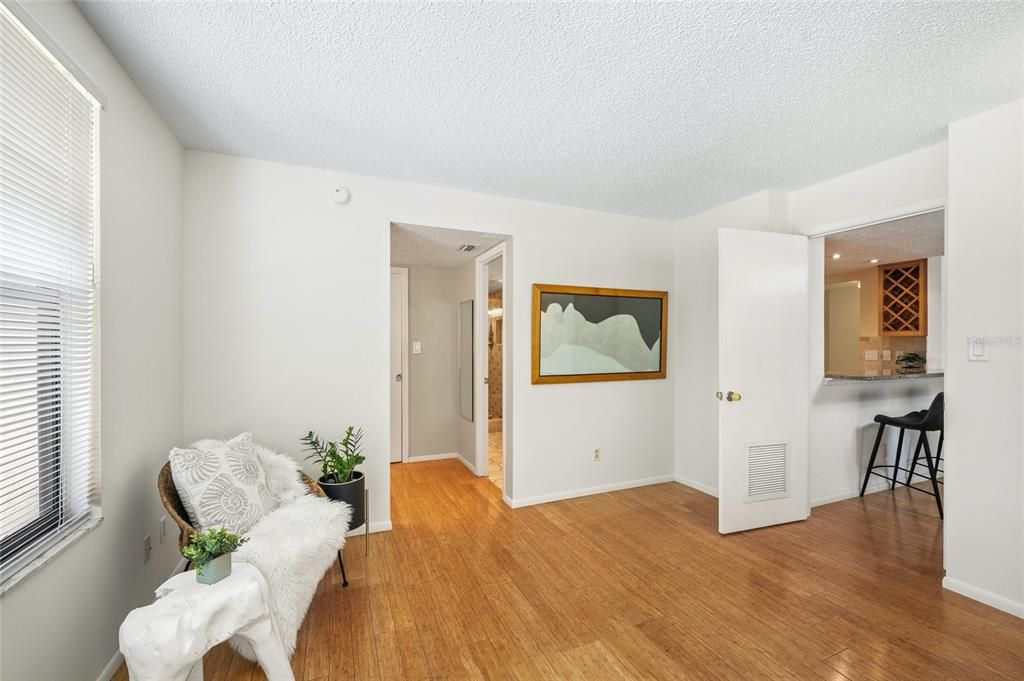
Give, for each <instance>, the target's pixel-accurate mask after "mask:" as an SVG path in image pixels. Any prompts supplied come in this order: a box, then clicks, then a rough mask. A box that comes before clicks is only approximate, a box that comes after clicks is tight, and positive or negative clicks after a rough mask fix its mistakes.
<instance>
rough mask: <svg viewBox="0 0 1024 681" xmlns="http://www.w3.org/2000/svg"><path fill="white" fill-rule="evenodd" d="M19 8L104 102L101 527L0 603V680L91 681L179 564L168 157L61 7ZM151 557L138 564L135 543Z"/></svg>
mask: <svg viewBox="0 0 1024 681" xmlns="http://www.w3.org/2000/svg"><path fill="white" fill-rule="evenodd" d="M23 7H24V9H25V10H26V11H27V12H28V13H29V14H30V15H31V16H32V17H33V19H35V21H36V22H37V23H38V24H39V25H41V26H42V28H43V29H44V30H45V31H46V32H47V33H48V34H49V35H50V37H51V38H52V39H53V40H55V41H56V43H57V44H58V45H59V46H60V47H61V48H62V49H63V50H64V52H66V53H67V54H68V55H69V56H70V57H71V58H72V59H73V60H74V61H75V62H76V63H77V64H78V65H79V66H80V67H81V68H82V69H83V71H84V72H85V73H86V74H87V76H88V77H89V78H90V79H91V80H92V81H93V82H94V83H96V84H97V86H98V87H99V88H100V89H101V90H102V91H103V92H104V93H105V95H106V97H107V106H106V108H105V109H104V110H103V112H102V114H101V116H100V144H101V150H100V158H101V168H100V173H101V199H100V209H101V220H102V221H101V235H100V254H101V263H100V267H101V272H102V290H101V333H102V364H101V370H102V374H101V381H102V386H101V389H102V404H103V408H102V442H101V455H102V494H103V513H104V516H105V518H104V520H103V523H102V524H101V525H100V526H99V527H98V528H96V529H95V530H93V531H92V532H90V533H89V534H87V535H86V536H85V537H83V538H82V539H81V540H80V541H78V542H77V543H75V544H73V545H72V546H70V547H69V548H68V549H67V550H66V551H64V552H63V553H61V554H60V555H59V556H57V558H56V559H54V560H53V561H52V562H51V563H49V564H47V565H46V566H45V567H43V568H42V569H41V570H39V571H38V572H36V573H34V574H32V575H30V576H29V577H28V578H26V579H25V581H23V582H21V583H20V584H18V585H16V586H15V587H14V588H13V589H12V590H11V591H10V592H8V593H7V594H5V595H4V596H3V598H2V601H0V604H2V607H0V610H2V615H0V617H2V630H3V636H2V644H0V646H2V648H0V658H2V660H0V677H2V678H3V679H4V680H5V681H15V680H17V679H87V680H88V681H93V680H94V679H96V678H97V677H98V676H99V675H100V673H101V670H103V669H104V667H105V666H106V665H107V664H108V663H109V662H110V661H111V657H112V656H113V655H114V653H115V651H116V650H117V628H118V626H119V625H120V623H121V620H122V619H123V618H124V616H125V614H126V613H127V612H128V611H129V610H130V609H131V608H133V607H136V606H138V605H140V604H142V603H144V602H149V600H151V598H152V590H153V588H155V587H156V586H157V585H158V584H159V583H160V582H162V581H163V580H164V579H166V578H167V577H168V576H169V575H170V573H171V571H172V570H173V568H174V566H175V565H177V562H178V560H179V558H180V556H179V555H178V553H177V531H176V529H175V528H174V525H173V523H171V524H170V527H168V531H167V537H166V540H165V541H164V543H163V544H161V543H160V540H159V519H160V517H161V515H162V514H163V507H162V506H161V504H160V500H159V497H158V496H157V494H156V476H157V472H158V471H159V469H160V466H161V465H163V463H164V462H165V461H166V459H167V451H168V450H169V449H170V448H171V447H172V446H174V445H176V444H177V443H179V442H180V441H181V398H182V392H181V380H182V379H181V371H182V369H181V252H182V251H181V249H182V246H181V187H182V176H181V175H182V155H183V151H182V148H181V145H180V144H179V143H178V142H177V140H176V139H175V138H174V136H173V135H172V134H171V133H170V131H169V130H168V129H167V127H166V126H165V125H164V124H163V123H162V122H161V121H160V119H159V118H158V117H157V115H156V114H155V113H154V112H153V110H152V109H151V108H150V106H149V104H147V102H146V101H145V99H143V97H142V95H141V94H140V93H139V91H138V90H137V89H136V88H135V86H134V84H133V83H132V81H131V80H130V79H129V78H128V76H127V75H126V74H125V73H124V71H123V70H122V69H121V67H120V66H119V65H118V64H117V62H116V61H115V60H114V58H113V56H112V55H111V54H110V53H109V51H108V50H107V48H106V47H105V46H104V45H103V43H102V42H101V41H100V39H99V38H98V37H97V36H96V34H95V33H94V32H93V30H92V28H91V27H90V26H89V25H88V24H87V23H86V21H85V19H84V18H83V17H82V15H81V14H80V13H79V11H78V9H77V8H76V7H75V6H74V5H72V4H70V3H53V4H51V3H28V4H25V5H23ZM146 534H149V535H151V536H152V538H153V554H152V557H151V558H150V561H149V563H148V564H146V565H143V562H142V555H143V552H142V538H143V537H144V536H145V535H146Z"/></svg>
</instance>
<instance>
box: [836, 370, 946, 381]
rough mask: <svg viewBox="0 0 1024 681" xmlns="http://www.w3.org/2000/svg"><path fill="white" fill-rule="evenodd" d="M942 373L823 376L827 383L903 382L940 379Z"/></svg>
mask: <svg viewBox="0 0 1024 681" xmlns="http://www.w3.org/2000/svg"><path fill="white" fill-rule="evenodd" d="M944 375H945V374H944V372H942V371H923V372H921V373H919V374H889V375H888V376H882V375H878V376H865V375H863V374H825V380H826V382H827V381H830V380H832V381H904V380H907V379H911V378H940V377H942V376H944Z"/></svg>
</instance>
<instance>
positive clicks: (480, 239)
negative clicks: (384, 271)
mask: <svg viewBox="0 0 1024 681" xmlns="http://www.w3.org/2000/svg"><path fill="white" fill-rule="evenodd" d="M505 239H506V237H504V236H502V235H501V234H489V233H487V232H465V231H462V230H460V229H445V228H442V227H428V226H426V225H407V224H402V223H399V222H393V223H391V264H392V265H393V266H395V267H442V268H447V269H451V268H455V267H460V266H462V265H464V264H466V263H467V262H469V261H470V260H473V259H474V258H476V257H477V256H478V255H480V254H481V253H483V252H485V251H486V250H487V249H488V248H490V247H491V246H495V245H497V244H498V243H500V242H502V241H504V240H505ZM464 244H471V245H473V246H476V248H474V249H473V250H472V251H469V252H463V251H460V250H459V246H462V245H464Z"/></svg>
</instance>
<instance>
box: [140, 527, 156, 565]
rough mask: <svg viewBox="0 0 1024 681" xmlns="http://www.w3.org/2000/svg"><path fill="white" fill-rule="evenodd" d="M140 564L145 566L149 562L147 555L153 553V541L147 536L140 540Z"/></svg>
mask: <svg viewBox="0 0 1024 681" xmlns="http://www.w3.org/2000/svg"><path fill="white" fill-rule="evenodd" d="M142 552H143V553H142V563H143V564H146V563H148V562H149V554H151V553H153V540H152V538H150V536H149V535H148V534H147V535H146V536H145V537H143V538H142Z"/></svg>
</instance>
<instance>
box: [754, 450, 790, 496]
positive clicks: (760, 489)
mask: <svg viewBox="0 0 1024 681" xmlns="http://www.w3.org/2000/svg"><path fill="white" fill-rule="evenodd" d="M788 496H789V443H787V442H757V443H751V442H748V443H747V498H746V501H747V502H748V503H749V502H752V501H768V500H769V499H782V498H785V497H788Z"/></svg>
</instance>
